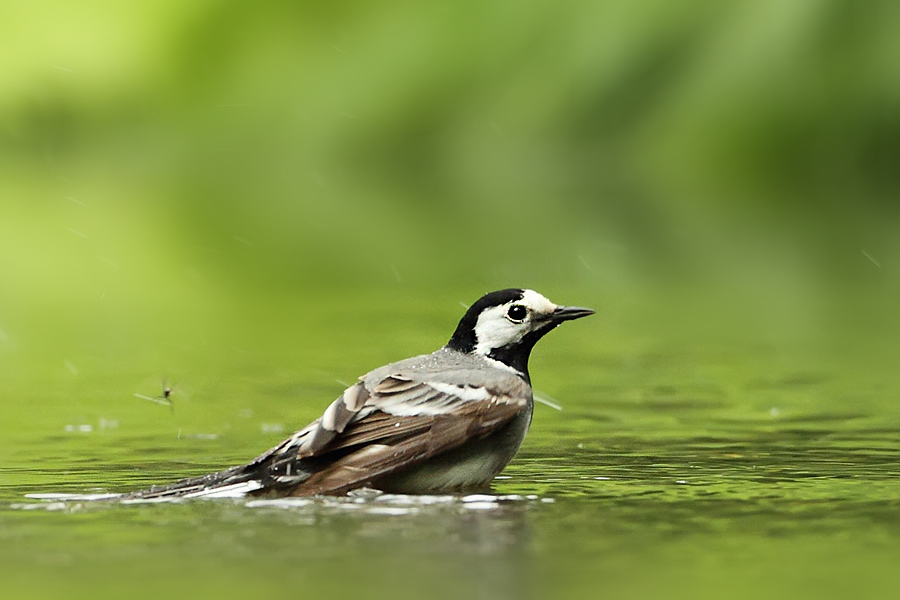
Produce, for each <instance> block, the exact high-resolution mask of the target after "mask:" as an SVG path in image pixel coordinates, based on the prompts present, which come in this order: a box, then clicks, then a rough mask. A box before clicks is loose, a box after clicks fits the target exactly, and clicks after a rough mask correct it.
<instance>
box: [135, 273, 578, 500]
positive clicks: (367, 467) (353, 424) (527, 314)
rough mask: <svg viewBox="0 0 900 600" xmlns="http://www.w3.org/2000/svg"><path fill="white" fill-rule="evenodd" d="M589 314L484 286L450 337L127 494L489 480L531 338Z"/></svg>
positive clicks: (514, 414) (523, 383)
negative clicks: (297, 425)
mask: <svg viewBox="0 0 900 600" xmlns="http://www.w3.org/2000/svg"><path fill="white" fill-rule="evenodd" d="M592 314H594V311H593V310H591V309H589V308H582V307H577V306H560V305H557V304H554V303H553V302H551V301H550V300H548V299H547V298H546V297H544V296H542V295H541V294H539V293H538V292H535V291H534V290H530V289H522V288H510V289H504V290H499V291H495V292H491V293H488V294H485V295H484V296H482V297H481V298H480V299H479V300H478V301H476V302H475V303H474V304H472V305H471V306H470V307H469V308H468V310H467V311H466V313H465V314H464V315H463V317H462V319H461V320H460V321H459V324H458V325H457V327H456V329H455V330H454V332H453V335H452V336H451V337H450V340H449V341H448V342H447V344H446V345H444V346H443V347H441V348H440V349H438V350H436V351H434V352H432V353H430V354H424V355H420V356H414V357H412V358H408V359H405V360H401V361H399V362H393V363H390V364H387V365H385V366H383V367H380V368H377V369H375V370H373V371H370V372H369V373H366V374H365V375H363V376H362V377H360V378H359V379H358V380H357V381H356V382H355V383H354V384H353V385H351V386H350V387H348V388H347V389H345V390H344V392H343V393H342V394H341V395H340V396H339V397H338V398H337V399H336V400H334V401H333V402H332V403H331V404H330V405H329V406H328V408H326V409H325V412H324V413H323V414H322V416H321V417H319V418H318V419H316V420H315V421H313V422H312V423H310V424H309V425H307V426H306V427H304V428H302V429H300V430H299V431H297V432H296V433H294V434H293V435H291V436H290V437H289V438H287V439H286V440H284V441H283V442H281V443H280V444H278V445H277V446H275V447H273V448H271V449H270V450H268V451H266V452H264V453H263V454H261V455H259V456H258V457H256V458H255V459H253V460H252V461H250V462H249V463H247V464H244V465H240V466H235V467H231V468H228V469H225V470H223V471H219V472H217V473H212V474H209V475H205V476H201V477H193V478H188V479H182V480H180V481H177V482H175V483H172V484H169V485H161V486H153V487H151V488H149V489H145V490H141V491H138V492H133V493H131V494H127V495H126V496H125V497H126V498H129V499H132V500H142V499H143V500H151V499H166V498H199V497H234V496H244V495H251V496H266V497H286V496H315V495H344V494H347V493H348V492H351V491H353V490H357V489H361V488H373V489H376V490H380V491H382V492H386V493H398V494H438V493H465V492H474V491H485V490H489V489H490V487H489V486H490V482H491V481H492V480H493V479H494V477H495V476H496V475H498V474H499V473H500V472H501V471H502V470H503V468H504V467H506V465H507V464H508V463H509V462H510V460H512V458H513V456H514V455H515V454H516V452H517V451H518V449H519V446H520V445H521V444H522V440H523V439H524V438H525V434H526V432H527V431H528V428H529V426H530V424H531V419H532V412H533V409H534V399H533V395H532V388H531V377H530V375H529V372H528V359H529V357H530V355H531V351H532V349H533V348H534V345H535V344H536V343H537V342H538V340H540V339H541V338H542V337H543V336H544V335H546V334H547V333H549V332H550V331H551V330H553V329H555V328H556V327H557V326H558V325H560V324H561V323H563V322H565V321H570V320H574V319H580V318H582V317H586V316H588V315H592Z"/></svg>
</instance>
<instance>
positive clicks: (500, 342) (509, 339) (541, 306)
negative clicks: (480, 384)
mask: <svg viewBox="0 0 900 600" xmlns="http://www.w3.org/2000/svg"><path fill="white" fill-rule="evenodd" d="M515 304H519V305H522V306H524V307H525V308H527V309H528V315H527V316H526V317H525V319H524V320H523V321H522V322H520V323H516V322H513V321H511V320H510V319H508V318H507V315H506V313H507V311H508V310H509V308H510V307H511V306H513V305H515ZM556 308H557V307H556V305H555V304H553V303H552V302H550V301H549V300H547V298H545V297H544V296H542V295H540V294H538V293H537V292H535V291H534V290H525V291H524V293H523V295H522V299H521V300H515V301H513V302H507V303H506V304H501V305H500V306H492V307H490V308H488V309H486V310H485V311H483V312H482V313H481V314H480V315H478V321H476V323H475V339H476V343H475V352H477V353H478V354H483V355H485V356H486V355H488V354H490V352H491V350H493V349H495V348H502V347H503V346H508V345H509V344H514V343H516V342H518V341H520V340H521V339H522V338H523V337H525V335H526V334H527V333H528V332H530V331H532V330H533V329H534V328H535V318H536V317H537V318H540V317H543V316H546V315H549V314H550V313H552V312H553V311H554V310H556Z"/></svg>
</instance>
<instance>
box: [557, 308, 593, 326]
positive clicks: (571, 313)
mask: <svg viewBox="0 0 900 600" xmlns="http://www.w3.org/2000/svg"><path fill="white" fill-rule="evenodd" d="M592 314H594V311H592V310H591V309H590V308H581V307H580V306H557V307H556V310H554V311H553V312H552V313H551V314H550V319H551V320H552V321H553V322H554V323H562V322H563V321H571V320H572V319H580V318H581V317H587V316H590V315H592Z"/></svg>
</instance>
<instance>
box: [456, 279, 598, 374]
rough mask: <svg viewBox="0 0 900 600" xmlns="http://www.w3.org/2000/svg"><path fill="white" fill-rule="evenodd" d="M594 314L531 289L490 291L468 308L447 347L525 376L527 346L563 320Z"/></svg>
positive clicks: (528, 350)
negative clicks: (562, 304)
mask: <svg viewBox="0 0 900 600" xmlns="http://www.w3.org/2000/svg"><path fill="white" fill-rule="evenodd" d="M592 314H594V311H593V310H591V309H589V308H580V307H576V306H559V305H557V304H554V303H553V302H550V300H548V299H547V298H545V297H544V296H542V295H541V294H539V293H537V292H535V291H534V290H524V289H518V288H512V289H507V290H500V291H497V292H491V293H490V294H485V295H484V296H482V297H481V298H480V299H479V300H478V301H477V302H476V303H475V304H473V305H472V306H471V307H469V310H468V311H466V314H465V315H464V316H463V318H462V319H461V320H460V322H459V325H457V327H456V331H455V332H454V333H453V337H451V338H450V341H449V342H448V343H447V347H448V348H451V349H453V350H457V351H459V352H465V353H475V354H481V355H483V356H486V357H488V358H492V359H494V360H498V361H500V362H502V363H504V364H506V365H507V366H510V367H512V368H514V369H516V370H517V371H519V372H520V373H522V374H523V375H524V376H525V377H526V378H527V377H528V357H529V356H530V354H531V349H532V348H533V347H534V345H535V344H536V343H537V341H538V340H539V339H541V338H542V337H543V336H544V335H545V334H547V333H548V332H549V331H550V330H552V329H553V328H555V327H556V326H557V325H559V324H560V323H562V322H563V321H570V320H572V319H579V318H581V317H586V316H588V315H592Z"/></svg>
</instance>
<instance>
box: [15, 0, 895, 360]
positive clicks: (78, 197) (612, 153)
mask: <svg viewBox="0 0 900 600" xmlns="http://www.w3.org/2000/svg"><path fill="white" fill-rule="evenodd" d="M0 11H2V12H0V44H2V53H0V170H2V173H0V181H2V188H0V194H2V208H0V210H2V213H0V228H2V229H0V244H2V251H0V280H2V284H0V331H2V337H0V346H2V350H3V351H4V355H3V360H9V358H10V354H9V353H10V352H29V351H34V352H37V353H42V354H43V353H49V352H57V353H62V354H65V353H66V352H74V351H77V350H78V349H80V348H81V347H82V346H85V345H89V346H96V347H99V348H101V349H105V350H107V351H109V352H115V350H113V348H114V347H115V346H116V344H122V343H123V340H127V342H128V343H127V345H128V346H129V348H135V347H143V346H144V345H145V344H147V345H150V344H153V343H155V342H156V341H157V340H156V338H154V337H153V335H154V333H158V334H160V336H161V337H162V338H166V339H169V340H173V339H175V338H181V337H184V336H185V335H188V334H185V333H184V324H185V323H186V322H189V323H194V324H196V323H197V320H198V319H199V320H200V321H203V322H205V321H204V320H205V319H212V322H213V323H219V320H218V319H219V318H220V317H221V316H222V315H221V314H218V313H217V311H220V310H221V311H225V312H226V313H228V314H229V315H230V316H231V317H235V316H236V315H243V316H244V317H246V316H248V314H249V315H257V316H258V315H261V314H263V315H266V316H271V313H269V312H268V311H267V309H266V307H268V306H269V305H270V303H272V302H274V299H276V298H278V299H279V300H281V301H284V302H285V303H286V304H287V305H290V304H292V303H296V304H297V306H298V307H300V306H303V307H305V306H306V305H307V303H308V302H309V301H310V298H311V297H315V296H316V295H317V294H320V293H323V292H325V291H335V290H339V291H340V293H339V294H338V295H339V296H340V297H341V298H343V297H345V296H346V297H347V298H348V299H349V301H348V305H349V306H353V305H354V303H356V302H359V303H365V302H366V294H368V293H373V292H374V291H375V290H378V291H380V292H383V293H389V294H392V295H393V297H395V298H396V301H397V302H398V309H399V308H400V307H401V306H402V304H401V303H403V302H405V301H406V302H408V301H409V300H403V298H408V297H416V298H417V300H419V301H423V300H427V301H428V302H439V301H441V300H439V299H443V301H446V302H447V304H448V306H449V307H451V308H455V307H456V305H457V303H458V302H460V301H463V302H467V303H469V302H471V301H472V299H473V298H474V297H476V296H477V295H478V294H480V293H481V292H483V291H485V290H489V289H494V288H499V287H504V286H507V285H523V286H529V287H535V288H538V289H540V290H543V291H545V293H547V295H549V296H551V297H555V298H557V300H558V301H573V302H574V301H579V302H582V303H590V302H593V303H594V304H595V305H598V308H601V309H604V308H607V305H609V306H610V307H611V308H614V309H616V310H615V311H614V312H615V314H617V315H623V316H624V315H628V314H632V309H634V308H635V307H634V304H635V303H637V304H640V305H641V306H640V307H639V308H640V310H638V311H637V312H636V313H634V314H640V315H641V316H640V317H638V318H635V321H643V320H644V318H646V316H647V315H644V314H643V313H642V312H641V311H649V312H650V313H652V315H653V316H655V317H658V318H659V320H660V321H662V322H663V323H669V324H673V325H677V324H678V323H685V322H686V321H687V322H689V323H690V325H689V327H687V328H686V329H688V330H689V331H693V330H694V329H695V328H696V327H697V323H696V322H695V321H700V322H701V325H702V323H707V324H710V323H715V324H714V325H713V326H712V327H709V328H708V329H711V330H713V331H721V330H722V324H723V323H735V322H740V323H742V324H743V325H747V327H746V329H747V330H748V331H750V332H753V333H754V334H761V333H772V332H779V335H781V334H782V333H784V330H785V329H786V328H787V329H790V330H791V331H790V334H791V335H793V334H801V335H806V334H810V333H812V332H818V333H821V331H822V330H823V329H828V328H830V327H831V326H832V325H835V324H838V323H842V324H846V323H845V321H848V320H851V321H853V322H852V323H851V325H853V327H854V328H858V327H859V326H861V325H862V324H860V323H857V322H856V321H854V319H857V318H859V317H860V315H866V316H869V317H871V316H872V315H873V311H875V312H876V313H877V318H874V319H871V321H873V323H870V326H871V327H872V329H874V330H878V331H880V330H883V328H884V326H885V324H886V323H885V320H887V321H889V324H890V325H892V326H893V325H896V320H897V319H896V318H895V316H894V315H895V314H896V311H895V310H884V309H885V307H890V306H892V305H893V300H895V299H896V297H897V295H898V294H897V292H898V285H897V283H898V279H897V271H896V268H895V265H896V257H897V255H898V253H900V247H898V240H900V236H898V235H897V233H898V207H897V202H896V198H897V193H898V190H900V169H898V168H897V166H898V163H900V116H898V115H900V35H897V33H898V31H900V7H898V5H897V4H896V2H891V1H882V2H865V3H860V2H852V1H843V0H827V1H826V0H822V1H790V2H784V1H771V2H654V1H639V2H628V3H621V2H579V1H575V2H554V3H548V2H453V3H428V4H426V5H422V4H421V3H414V2H411V3H405V2H380V3H368V2H330V3H324V2H272V1H263V2H257V3H253V4H249V3H240V2H215V1H207V2H189V3H185V2H153V3H128V4H127V5H125V4H120V3H110V2H78V3H70V2H29V3H4V5H3V8H2V9H0ZM573 288H576V289H583V290H586V291H589V294H579V295H578V296H579V297H576V298H571V297H565V296H560V291H563V290H568V289H573ZM557 290H560V291H557ZM448 291H449V297H448ZM554 292H556V293H555V294H554ZM857 292H858V293H857ZM587 295H590V296H591V297H589V298H586V297H585V296H587ZM886 295H890V296H892V298H891V301H890V302H883V300H884V299H885V296H886ZM594 297H596V299H595V298H594ZM323 298H324V297H323ZM623 298H625V299H626V300H623ZM873 304H874V306H873ZM282 306H283V305H281V304H279V305H278V307H279V308H278V310H281V307H282ZM228 311H237V312H236V313H234V312H231V313H229V312H228ZM285 317H286V315H285V314H284V313H282V314H280V316H279V318H285ZM167 323H168V324H169V325H165V324H167ZM655 326H656V323H654V327H649V328H648V331H655V330H656V329H657V328H656V327H655ZM135 342H138V343H135ZM57 362H59V361H57Z"/></svg>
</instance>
